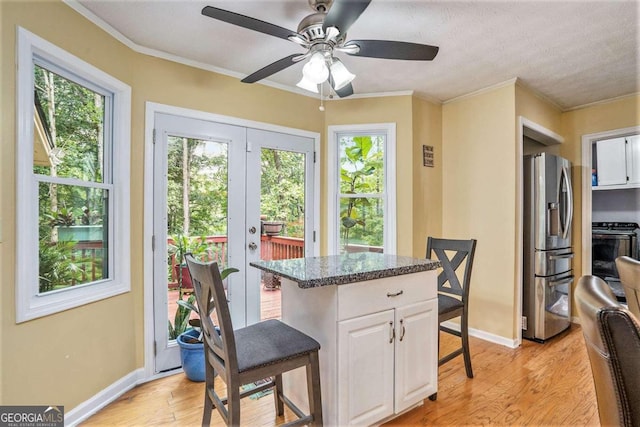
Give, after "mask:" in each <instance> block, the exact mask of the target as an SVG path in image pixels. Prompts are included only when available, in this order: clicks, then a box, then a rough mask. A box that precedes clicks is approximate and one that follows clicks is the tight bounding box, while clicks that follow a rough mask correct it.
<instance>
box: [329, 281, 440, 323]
mask: <svg viewBox="0 0 640 427" xmlns="http://www.w3.org/2000/svg"><path fill="white" fill-rule="evenodd" d="M436 275H437V271H436V270H430V271H423V272H420V273H413V274H404V275H402V276H393V277H386V278H383V279H375V280H368V281H365V282H356V283H350V284H348V285H338V320H344V319H350V318H352V317H356V316H362V315H365V314H371V313H376V312H378V311H383V310H389V309H392V308H396V307H399V306H403V305H407V304H413V303H415V302H419V301H425V300H428V299H432V298H436V296H437V289H436Z"/></svg>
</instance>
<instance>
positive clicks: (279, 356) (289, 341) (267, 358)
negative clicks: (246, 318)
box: [185, 254, 322, 426]
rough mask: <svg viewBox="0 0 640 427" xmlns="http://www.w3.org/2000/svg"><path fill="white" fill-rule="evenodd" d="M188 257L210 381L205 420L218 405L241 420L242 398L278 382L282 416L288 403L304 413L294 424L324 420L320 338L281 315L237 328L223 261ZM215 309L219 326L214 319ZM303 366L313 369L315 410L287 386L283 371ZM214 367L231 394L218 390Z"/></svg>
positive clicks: (233, 421) (227, 417)
mask: <svg viewBox="0 0 640 427" xmlns="http://www.w3.org/2000/svg"><path fill="white" fill-rule="evenodd" d="M185 259H186V260H187V266H188V267H189V272H190V273H191V279H192V282H193V288H194V291H195V294H196V302H197V304H198V311H199V313H200V320H201V323H202V332H203V335H204V341H205V378H206V379H205V381H206V387H205V397H204V413H203V416H202V424H203V425H209V424H210V422H211V412H212V411H213V408H216V409H217V410H218V412H219V413H220V415H221V416H222V418H223V420H224V421H225V423H226V424H227V425H232V426H236V425H239V424H240V399H241V398H243V397H246V396H249V395H252V394H254V393H257V392H260V391H262V390H267V389H270V388H272V389H273V394H274V399H275V405H276V413H277V415H278V416H282V415H283V414H284V404H286V405H287V406H288V407H289V408H290V409H291V410H292V411H293V412H294V413H295V414H296V415H297V416H298V417H299V419H297V420H294V421H292V422H291V423H290V424H295V425H301V424H308V425H322V399H321V392H320V369H319V363H318V350H319V349H320V344H319V343H318V342H317V341H316V340H314V339H313V338H311V337H309V336H307V335H305V334H303V333H302V332H300V331H298V330H297V329H294V328H292V327H290V326H288V325H286V324H284V323H282V322H280V321H278V320H266V321H263V322H260V323H256V324H253V325H250V326H247V327H244V328H240V329H238V330H235V331H234V330H233V325H232V324H231V315H230V313H229V305H228V303H227V297H226V294H225V290H224V285H223V282H222V278H221V277H220V271H219V270H218V265H217V264H216V263H215V262H212V263H202V262H200V261H197V260H196V259H195V258H193V256H192V255H191V254H187V256H186V257H185ZM214 309H215V312H216V315H217V319H218V322H219V325H218V327H219V332H218V330H217V329H216V327H215V325H214V324H213V321H212V319H211V314H212V313H213V311H214ZM299 367H306V371H307V389H308V399H309V415H305V414H304V413H303V412H302V411H301V410H300V409H299V408H298V407H296V406H295V405H294V404H293V403H292V402H291V401H290V400H289V399H288V398H287V397H286V396H284V394H283V392H282V374H283V373H284V372H287V371H290V370H292V369H296V368H299ZM214 370H215V372H217V374H218V378H220V379H222V380H223V381H224V382H225V383H226V385H227V397H223V398H221V397H220V396H218V394H217V393H216V391H215V388H214V382H215V378H216V375H215V373H214ZM262 380H266V382H264V384H262V385H259V386H258V387H255V388H252V389H250V390H246V391H241V390H240V388H241V387H242V386H243V385H246V384H252V385H253V384H254V383H256V382H258V381H262ZM225 405H226V407H225Z"/></svg>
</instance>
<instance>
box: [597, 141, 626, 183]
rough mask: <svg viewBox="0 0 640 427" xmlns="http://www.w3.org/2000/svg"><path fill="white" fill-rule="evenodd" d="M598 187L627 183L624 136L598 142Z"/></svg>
mask: <svg viewBox="0 0 640 427" xmlns="http://www.w3.org/2000/svg"><path fill="white" fill-rule="evenodd" d="M596 154H597V159H596V161H597V167H598V168H597V173H598V187H601V186H606V185H625V184H626V183H627V168H626V160H625V157H626V144H625V139H624V138H613V139H606V140H603V141H598V142H596Z"/></svg>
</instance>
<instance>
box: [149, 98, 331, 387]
mask: <svg viewBox="0 0 640 427" xmlns="http://www.w3.org/2000/svg"><path fill="white" fill-rule="evenodd" d="M156 113H166V114H171V115H176V116H184V117H188V118H193V119H200V120H207V121H212V122H219V123H223V124H229V125H237V126H243V127H247V128H254V129H261V130H268V131H274V132H281V133H288V134H291V135H297V136H304V137H307V138H312V139H313V140H314V146H315V151H316V153H318V154H317V156H316V158H317V161H316V163H315V170H314V177H315V188H314V203H313V210H314V212H315V215H314V224H313V229H314V230H315V231H316V235H317V236H318V237H319V236H320V234H319V230H320V159H319V153H320V134H319V133H318V132H311V131H306V130H302V129H294V128H288V127H285V126H279V125H273V124H270V123H264V122H258V121H254V120H247V119H241V118H237V117H231V116H224V115H220V114H214V113H208V112H206V111H200V110H193V109H189V108H182V107H176V106H172V105H166V104H159V103H155V102H146V104H145V128H144V173H143V175H144V184H143V185H144V199H143V209H144V216H143V217H144V218H145V220H144V221H143V243H142V250H143V267H142V269H143V290H144V295H143V327H144V333H143V334H144V376H145V378H146V379H150V378H152V377H154V376H156V375H157V374H156V373H155V368H154V365H155V362H154V360H155V354H154V340H155V337H154V324H153V250H152V247H151V239H152V236H153V184H154V180H153V128H154V116H155V114H156ZM319 251H320V239H319V238H317V239H316V242H315V243H314V252H315V253H319Z"/></svg>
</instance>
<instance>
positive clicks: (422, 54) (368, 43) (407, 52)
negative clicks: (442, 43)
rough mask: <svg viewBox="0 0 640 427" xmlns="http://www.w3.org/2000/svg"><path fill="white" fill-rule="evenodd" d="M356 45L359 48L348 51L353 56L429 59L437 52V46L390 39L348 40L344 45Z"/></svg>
mask: <svg viewBox="0 0 640 427" xmlns="http://www.w3.org/2000/svg"><path fill="white" fill-rule="evenodd" d="M352 45H357V46H359V47H360V50H359V51H358V52H355V53H349V52H348V51H346V53H347V54H349V55H354V56H366V57H369V58H384V59H409V60H414V61H431V60H432V59H433V58H435V57H436V55H437V54H438V49H439V48H438V46H430V45H428V44H419V43H409V42H396V41H390V40H350V41H348V42H347V43H345V45H344V46H345V47H348V46H352Z"/></svg>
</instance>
